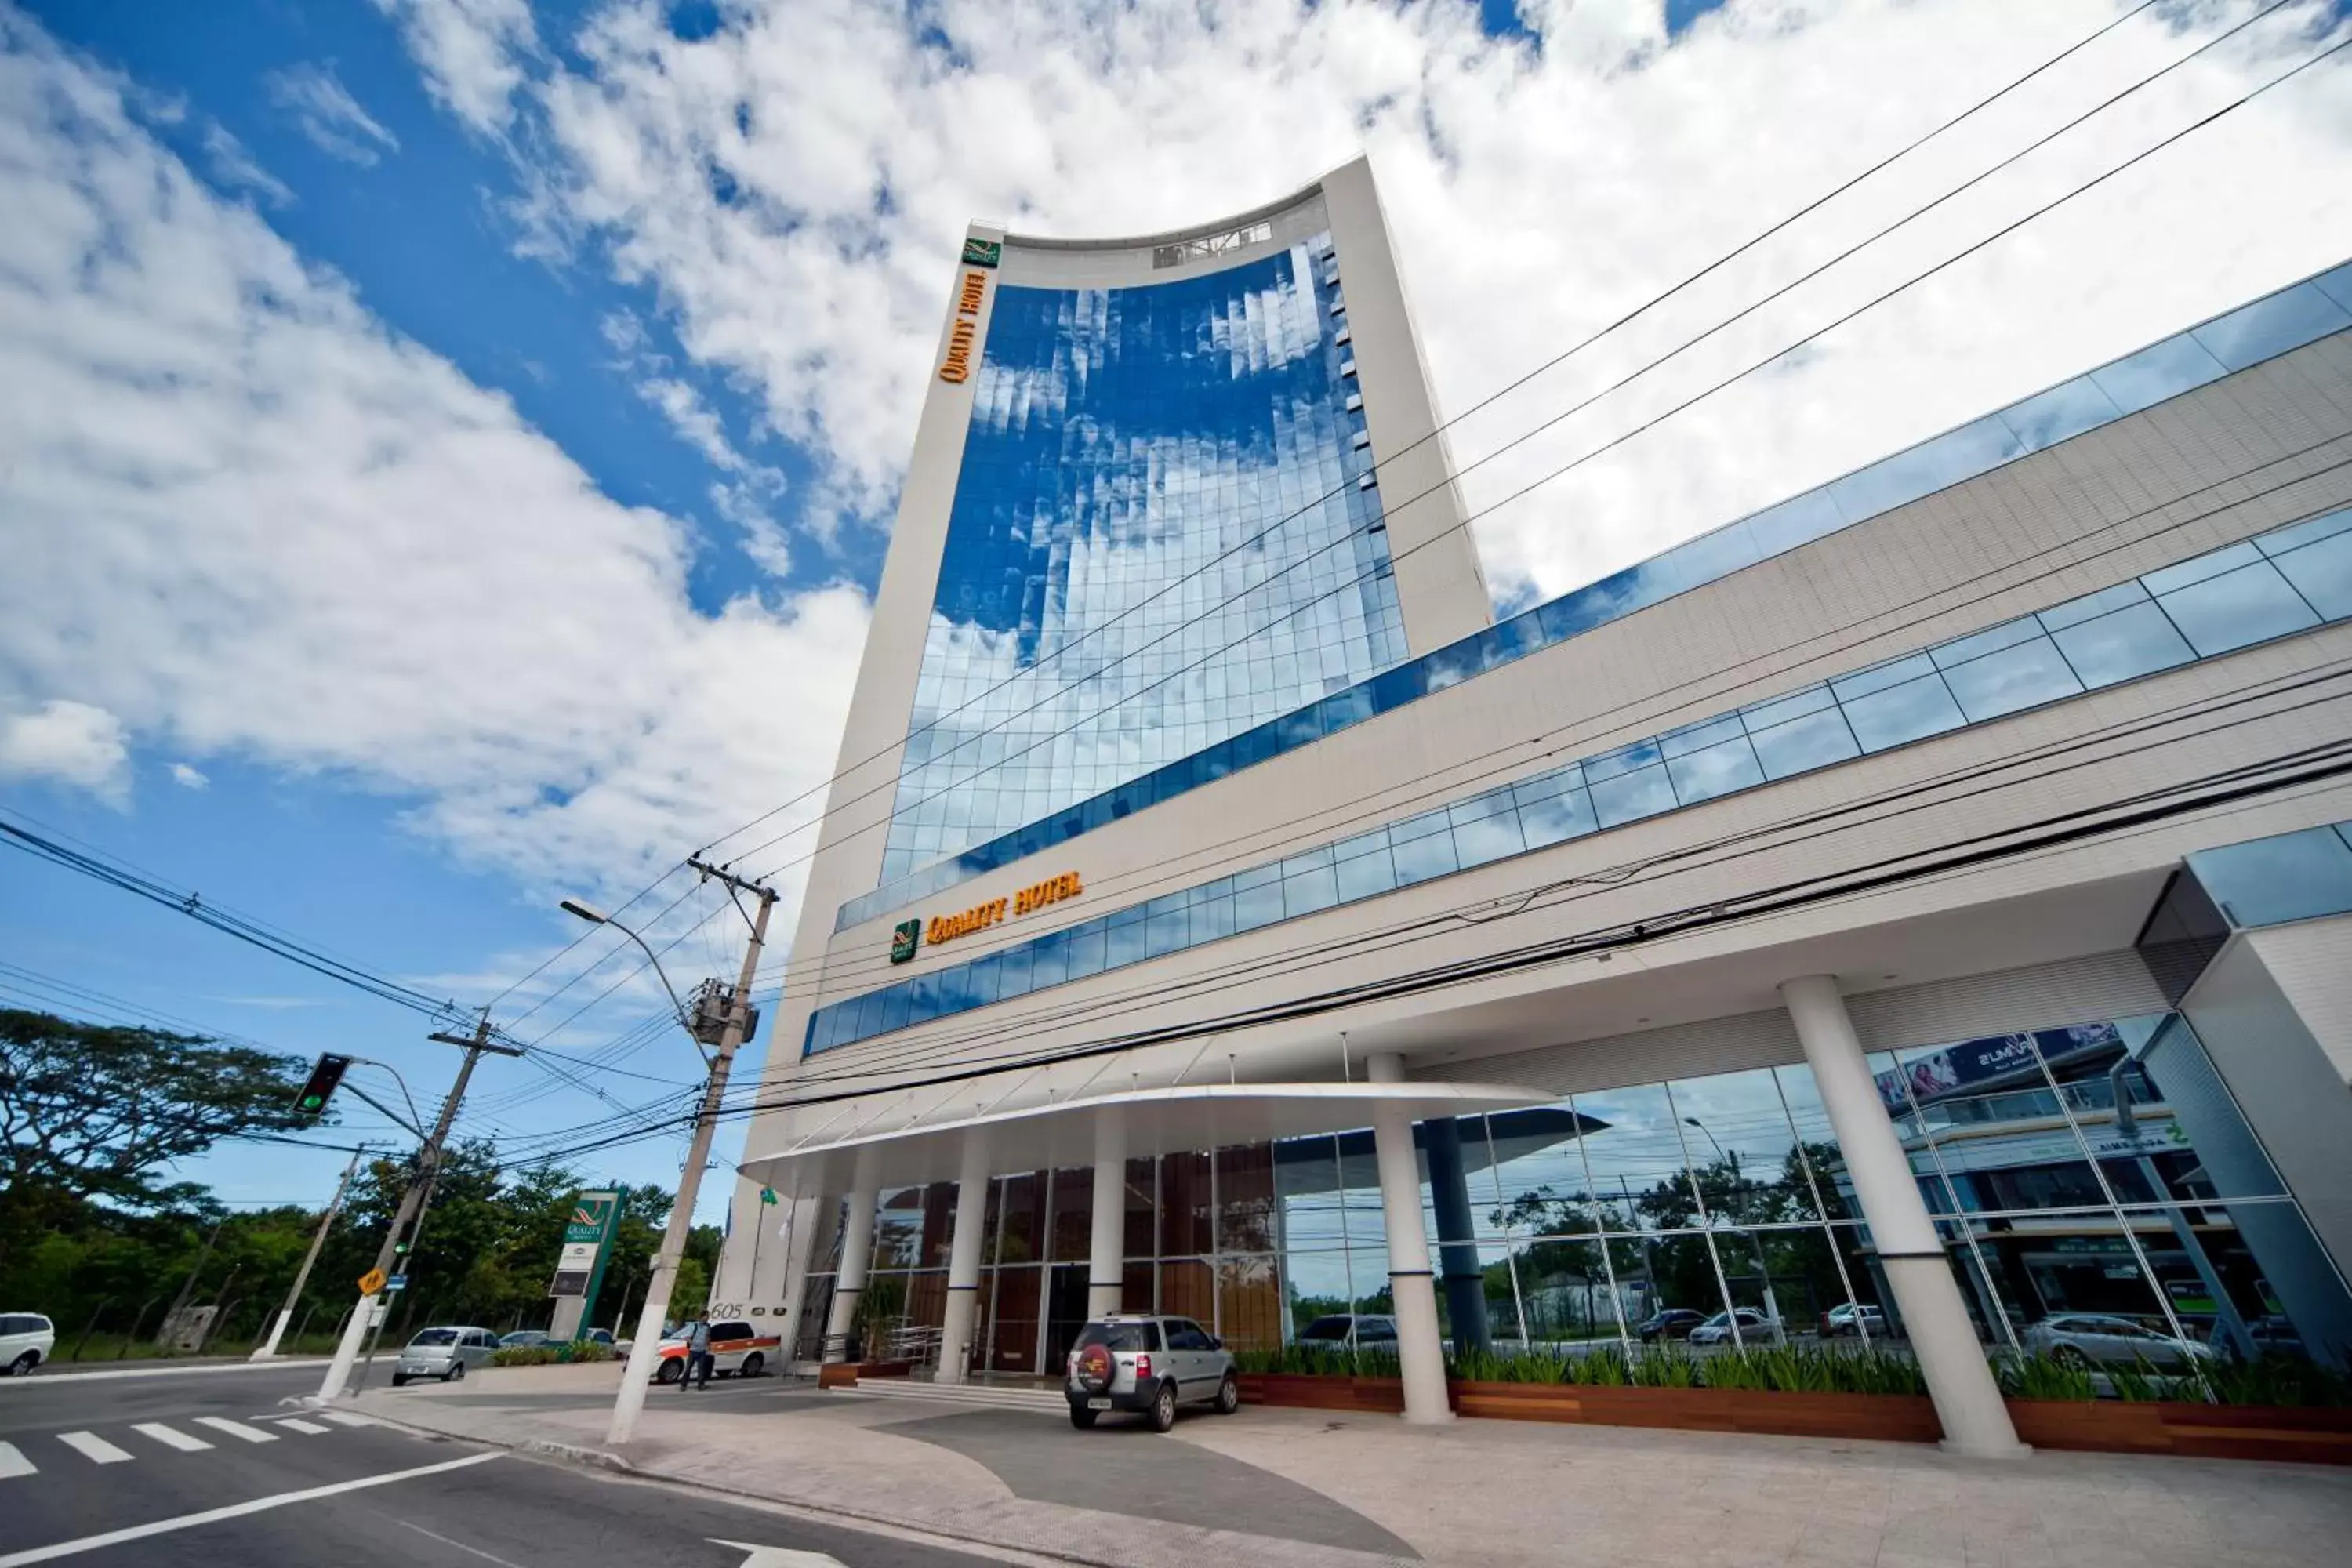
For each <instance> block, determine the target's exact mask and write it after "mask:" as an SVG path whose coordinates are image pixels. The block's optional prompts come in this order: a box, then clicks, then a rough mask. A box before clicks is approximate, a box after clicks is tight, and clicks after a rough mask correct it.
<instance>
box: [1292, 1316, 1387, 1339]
mask: <svg viewBox="0 0 2352 1568" xmlns="http://www.w3.org/2000/svg"><path fill="white" fill-rule="evenodd" d="M1396 1337H1397V1331H1396V1320H1395V1319H1394V1318H1389V1317H1381V1316H1379V1315H1377V1314H1373V1313H1369V1312H1360V1313H1357V1314H1356V1315H1355V1316H1353V1317H1350V1316H1349V1315H1348V1314H1347V1313H1345V1312H1334V1313H1332V1314H1331V1315H1330V1316H1328V1317H1323V1318H1318V1319H1316V1320H1315V1321H1313V1322H1311V1323H1309V1324H1307V1326H1306V1327H1305V1328H1303V1329H1301V1330H1299V1331H1298V1342H1299V1343H1300V1344H1302V1345H1323V1346H1327V1347H1328V1346H1331V1345H1344V1344H1346V1343H1347V1342H1349V1340H1350V1339H1353V1340H1354V1341H1355V1342H1356V1343H1358V1344H1360V1345H1393V1344H1395V1343H1396Z"/></svg>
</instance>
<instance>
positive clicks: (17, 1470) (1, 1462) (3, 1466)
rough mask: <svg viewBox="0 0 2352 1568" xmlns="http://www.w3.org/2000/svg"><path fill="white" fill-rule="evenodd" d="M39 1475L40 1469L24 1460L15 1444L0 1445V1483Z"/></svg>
mask: <svg viewBox="0 0 2352 1568" xmlns="http://www.w3.org/2000/svg"><path fill="white" fill-rule="evenodd" d="M40 1473H41V1467H40V1466H38V1465H37V1464H35V1463H33V1461H32V1460H30V1459H28V1458H25V1456H24V1454H23V1452H22V1451H21V1450H19V1449H18V1448H17V1447H16V1444H14V1443H0V1481H5V1480H13V1479H16V1477H18V1476H37V1475H39V1474H40Z"/></svg>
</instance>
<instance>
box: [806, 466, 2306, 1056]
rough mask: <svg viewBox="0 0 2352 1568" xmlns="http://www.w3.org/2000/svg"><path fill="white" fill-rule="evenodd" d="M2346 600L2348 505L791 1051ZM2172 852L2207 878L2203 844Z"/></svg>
mask: <svg viewBox="0 0 2352 1568" xmlns="http://www.w3.org/2000/svg"><path fill="white" fill-rule="evenodd" d="M2321 603H2325V604H2327V605H2330V606H2332V607H2331V608H2329V609H2327V610H2326V611H2325V612H2323V611H2322V610H2321V609H2319V608H2317V607H2315V606H2316V605H2318V604H2321ZM2347 617H2352V508H2346V509H2344V510H2339V511H2334V512H2330V513H2328V514H2327V515H2326V516H2324V517H2315V518H2312V519H2310V520H2308V521H2304V522H2299V523H2294V524H2291V525H2289V526H2287V527H2285V528H2282V529H2278V530H2275V531H2273V532H2271V533H2268V534H2264V535H2263V536H2262V537H2261V538H2258V539H2252V540H2247V541H2244V542H2241V543H2237V544H2230V545H2224V546H2223V547H2222V548H2221V549H2219V550H2215V551H2210V552H2207V553H2205V554H2203V555H2200V556H2197V557H2196V558H2194V559H2193V560H2189V561H2184V562H2180V563H2178V564H2175V565H2171V566H2167V567H2165V568H2164V569H2162V570H2161V571H2158V572H2151V573H2149V574H2147V575H2146V576H2144V577H2137V578H2133V579H2131V580H2129V581H2127V582H2123V583H2118V584H2116V585H2115V586H2114V587H2112V588H2103V589H2101V590H2100V591H2098V592H2097V593H2095V594H2086V595H2083V596H2082V597H2081V598H2078V599H2072V600H2069V601H2067V602H2066V603H2065V604H2063V605H2054V606H2053V607H2052V608H2050V609H2047V610H2043V611H2041V612H2039V613H2038V614H2034V615H2030V616H2019V617H2017V618H2016V619H2015V620H2011V621H2004V622H2002V623H2001V624H2000V625H1999V626H1990V627H1987V628H1986V629H1984V630H1983V631H1979V632H1971V633H1969V635H1968V636H1966V637H1954V638H1953V639H1951V640H1950V641H1949V642H1945V643H1939V644H1937V646H1935V647H1928V648H1922V649H1920V650H1919V651H1918V652H1916V653H1911V654H1905V655H1903V656H1901V657H1900V658H1890V659H1885V660H1882V661H1881V662H1879V663H1877V664H1874V665H1871V666H1869V667H1868V668H1864V669H1858V670H1855V671H1853V672H1852V673H1851V674H1847V675H1841V676H1833V677H1832V678H1831V679H1828V680H1825V681H1822V683H1820V684H1819V685H1815V686H1809V687H1806V688H1804V689H1801V690H1798V691H1792V692H1789V693H1787V694H1785V695H1783V696H1780V697H1773V698H1769V699H1767V700H1764V701H1761V702H1751V703H1749V704H1748V706H1746V707H1744V708H1740V709H1736V710H1733V711H1731V712H1729V713H1723V714H1718V715H1717V716H1716V717H1714V718H1711V719H1703V720H1700V721H1698V722H1697V723H1695V724H1685V725H1684V726H1682V727H1681V728H1680V729H1677V730H1672V731H1667V732H1666V733H1664V734H1663V735H1656V736H1653V737H1651V738H1650V739H1648V740H1644V741H1637V742H1633V744H1632V745H1627V746H1619V747H1617V748H1616V749H1614V750H1613V751H1609V752H1602V753H1601V754H1600V755H1598V756H1591V757H1585V758H1581V759H1580V760H1579V761H1576V762H1572V763H1568V764H1567V765H1566V766H1564V767H1558V768H1554V769H1552V770H1550V771H1549V772H1548V773H1538V774H1536V775H1534V776H1533V777H1531V778H1525V779H1519V780H1517V781H1515V782H1513V783H1511V784H1505V785H1502V786H1501V787H1499V788H1496V789H1490V790H1487V791H1486V792H1485V793H1483V794H1481V795H1475V796H1472V797H1471V798H1469V799H1467V800H1461V801H1455V802H1453V803H1452V804H1450V805H1440V806H1435V807H1433V808H1432V809H1430V810H1427V811H1423V812H1421V813H1419V814H1418V815H1416V816H1411V817H1407V818H1405V819H1403V820H1402V821H1399V822H1392V823H1389V824H1387V825H1386V826H1381V827H1375V828H1373V829H1372V830H1371V831H1370V832H1369V833H1360V834H1357V835H1355V836H1354V837H1349V838H1345V839H1341V840H1339V841H1337V842H1335V843H1330V844H1324V845H1319V846H1318V847H1315V848H1312V849H1307V850H1303V851H1301V852H1300V853H1298V854H1295V855H1290V856H1287V857H1285V858H1282V859H1279V860H1272V861H1268V862H1267V863H1265V865H1263V866H1255V867H1252V868H1250V869H1248V870H1246V871H1240V872H1236V873H1234V874H1233V875H1231V876H1226V877H1219V878H1217V879H1214V880H1213V881H1208V882H1203V883H1202V884H1201V885H1200V886H1199V887H1196V888H1187V889H1181V890H1180V891H1177V892H1173V893H1165V894H1162V895H1161V896H1160V897H1159V898H1156V899H1151V900H1147V901H1145V902H1143V903H1139V904H1131V905H1129V907H1128V908H1126V909H1123V910H1114V911H1112V912H1111V913H1109V914H1106V915H1098V916H1097V917H1096V918H1095V919H1093V920H1090V921H1085V922H1084V923H1082V924H1080V925H1076V926H1073V927H1070V928H1068V929H1066V930H1064V931H1054V932H1050V933H1048V934H1047V935H1045V936H1041V937H1038V938H1035V939H1034V940H1033V941H1030V942H1018V943H1015V944H1013V945H1012V946H1010V947H1007V948H1003V949H1002V950H1000V951H998V952H992V953H988V954H986V955H984V956H982V957H980V958H976V959H974V960H972V961H971V963H961V964H957V965H955V966H953V967H952V968H949V969H944V970H939V971H936V972H934V973H929V974H923V975H919V976H918V977H916V978H915V979H913V980H908V981H902V982H900V983H899V984H896V985H889V986H885V987H883V988H882V989H881V990H879V991H872V992H868V993H866V994H865V995H863V996H854V997H851V998H849V999H847V1000H845V1001H842V1002H836V1003H834V1004H832V1005H829V1006H824V1007H820V1008H818V1009H817V1010H816V1011H815V1013H814V1014H813V1015H812V1016H811V1017H810V1019H809V1025H808V1034H807V1037H806V1038H805V1040H804V1041H803V1054H804V1055H805V1054H807V1053H808V1052H811V1051H822V1050H828V1049H831V1048H832V1047H835V1046H845V1045H850V1044H853V1043H855V1042H856V1041H859V1040H864V1039H869V1038H871V1037H874V1036H876V1035H881V1034H887V1033H889V1032H890V1031H891V1030H894V1029H899V1028H907V1027H910V1026H914V1025H917V1024H924V1023H929V1021H930V1020H931V1019H933V1018H940V1017H945V1016H948V1015H950V1014H953V1013H961V1012H966V1011H969V1010H970V1009H971V1008H974V1007H982V1006H985V1005H988V1004H989V1003H991V1002H1000V1001H1009V1000H1011V999H1012V998H1013V997H1015V996H1022V995H1026V994H1029V993H1030V992H1032V991H1038V990H1043V989H1045V987H1047V986H1049V985H1059V984H1065V983H1066V982H1068V981H1073V980H1084V979H1086V978H1087V977H1088V976H1090V975H1095V974H1099V973H1103V972H1104V971H1106V970H1110V969H1118V968H1120V967H1122V966H1124V965H1126V964H1129V963H1141V962H1142V961H1143V960H1145V959H1149V958H1157V957H1160V956H1161V955H1162V954H1165V953H1170V952H1179V951H1181V950H1182V949H1184V948H1188V947H1198V946H1200V945H1201V944H1202V943H1203V942H1216V941H1218V940H1220V939H1222V938H1224V937H1229V936H1232V935H1234V934H1235V933H1236V932H1239V931H1255V930H1256V929H1258V928H1259V927H1261V926H1269V925H1273V924H1276V922H1278V921H1288V920H1297V919H1299V918H1300V917H1302V916H1305V915H1310V914H1313V913H1315V912H1316V911H1318V910H1327V909H1330V908H1332V907H1333V906H1334V905H1337V904H1344V903H1349V902H1353V901H1354V900H1358V899H1370V898H1377V897H1379V896H1380V895H1381V894H1382V893H1388V892H1393V891H1395V890H1396V889H1399V888H1409V887H1411V886H1412V885H1413V884H1414V883H1416V882H1425V881H1428V880H1429V879H1432V878H1434V877H1444V876H1447V875H1450V874H1451V873H1453V872H1455V871H1466V870H1469V869H1471V868H1474V867H1477V866H1484V865H1486V864H1487V863H1489V862H1490V861H1495V860H1501V859H1505V858H1508V857H1510V856H1513V855H1523V854H1527V853H1528V852H1530V851H1532V850H1537V849H1544V848H1549V847H1551V846H1552V845H1555V844H1560V843H1565V842H1566V841H1567V840H1569V839H1570V838H1579V837H1583V836H1584V835H1586V834H1589V833H1597V832H1600V831H1601V830H1602V829H1604V828H1611V827H1617V826H1622V825H1624V824H1626V823H1629V822H1637V821H1640V820H1641V819H1642V818H1643V817H1648V816H1658V815H1659V814H1661V813H1664V812H1669V811H1678V810H1681V809H1684V808H1685V807H1688V806H1694V805H1699V804H1700V803H1702V802H1705V801H1709V800H1713V799H1715V798H1716V797H1717V796H1718V795H1731V794H1734V793H1737V792H1738V791H1740V790H1745V789H1753V788H1755V787H1756V786H1758V785H1759V784H1769V783H1772V782H1774V781H1775V780H1779V779H1784V778H1788V777H1790V776H1792V775H1794V774H1797V773H1811V772H1812V771H1813V770H1814V769H1817V768H1825V767H1829V766H1831V765H1832V764H1834V763H1842V762H1844V761H1846V760H1847V759H1849V758H1852V757H1858V756H1865V755H1868V754H1870V753H1872V752H1884V751H1889V750H1892V749H1893V748H1895V747H1896V746H1901V745H1906V744H1908V743H1909V742H1913V741H1919V740H1925V739H1927V738H1928V737H1930V736H1933V735H1940V734H1943V733H1945V732H1947V731H1952V730H1958V729H1964V728H1966V727H1967V726H1969V725H1971V724H1981V723H1985V722H1989V721H1991V720H1995V719H2000V718H2002V717H2005V716H2006V715H2008V714H2011V713H2015V712H2019V711H2021V710H2024V709H2028V708H2037V707H2040V706H2042V704H2044V703H2047V702H2055V701H2059V700H2063V699H2065V698H2069V697H2078V696H2081V695H2082V694H2083V693H2084V692H2086V691H2095V690H2097V689H2100V688H2102V687H2105V686H2113V685H2115V684H2116V683H2117V682H2120V681H2126V680H2134V679H2139V678H2140V677H2142V676H2147V675H2154V674H2157V673H2158V672H2160V671H2162V670H2167V669H2170V668H2174V667H2176V666H2179V665H2184V664H2190V663H2194V662H2195V661H2197V660H2198V659H2200V658H2214V657H2216V656H2218V655H2221V654H2225V653H2229V652H2231V651H2232V650H2233V649H2236V648H2241V647H2248V646H2250V645H2252V644H2254V643H2258V642H2266V641H2268V640H2270V639H2271V638H2273V637H2285V636H2288V635H2290V634H2292V633H2294V632H2299V631H2304V630H2306V629H2308V628H2310V627H2312V626H2319V625H2321V624H2322V623H2324V622H2327V621H2335V620H2342V619H2345V618H2347ZM2332 832H2333V830H2331V829H2315V830H2314V832H2313V837H2315V839H2316V838H2321V837H2324V838H2326V839H2327V842H2328V845H2329V848H2330V852H2331V854H2334V853H2335V852H2336V851H2338V850H2343V849H2344V847H2343V845H2342V842H2341V841H2340V840H2338V839H2336V838H2334V837H2331V835H2332ZM2231 853H2233V854H2236V855H2237V856H2238V857H2239V859H2238V860H2232V861H2227V862H2217V863H2216V868H2215V871H2214V872H2213V873H2212V875H2216V876H2218V875H2223V874H2224V870H2225V868H2228V867H2235V866H2237V865H2239V864H2240V863H2241V862H2242V861H2244V860H2245V859H2246V858H2247V857H2248V856H2249V855H2250V854H2251V853H2252V851H2251V850H2249V849H2248V847H2244V846H2241V847H2238V849H2237V850H2235V851H2232V852H2231ZM2338 861H2340V862H2341V863H2342V866H2341V870H2342V874H2341V875H2338V874H2337V871H2338V866H2337V862H2338ZM2302 864H2303V867H2304V870H2303V873H2302V875H2303V877H2304V880H2305V881H2308V882H2312V883H2313V884H2314V886H2315V888H2317V889H2318V890H2315V891H2308V890H2307V891H2305V892H2300V893H2296V894H2294V896H2293V898H2292V899H2291V900H2290V899H2287V896H2286V895H2283V894H2282V893H2281V891H2280V890H2279V889H2280V888H2281V887H2283V886H2286V885H2287V884H2288V882H2289V881H2291V879H2282V877H2281V876H2280V874H2279V873H2278V872H2277V871H2276V870H2275V868H2270V867H2269V866H2268V865H2267V863H2265V864H2263V865H2260V866H2256V867H2255V868H2254V869H2253V871H2252V872H2250V873H2247V875H2249V876H2252V877H2256V878H2257V879H2261V880H2263V885H2264V886H2265V887H2266V888H2267V891H2265V892H2264V893H2263V895H2262V896H2263V900H2264V903H2263V908H2265V909H2270V908H2275V907H2284V903H2283V900H2284V901H2291V902H2294V908H2295V910H2297V912H2296V913H2294V914H2293V915H2292V916H2288V917H2273V918H2294V919H2303V918H2307V917H2308V916H2309V915H2310V914H2315V913H2327V912H2332V907H2333V906H2331V905H2330V903H2329V900H2333V899H2336V898H2339V897H2345V896H2347V894H2346V893H2345V891H2344V889H2347V888H2352V850H2344V852H2343V853H2342V854H2340V855H2336V858H2335V859H2330V860H2326V861H2323V859H2322V858H2320V857H2318V856H2316V855H2308V854H2307V855H2305V857H2304V858H2303V861H2302ZM2191 865H2192V867H2194V868H2196V869H2197V871H2198V873H2199V876H2200V879H2208V880H2210V879H2211V878H2210V876H2209V873H2208V870H2207V867H2206V863H2205V861H2204V860H2202V859H2193V860H2192V861H2191ZM2231 885H2232V884H2231V883H2229V882H2228V881H2226V880H2225V881H2223V883H2222V886H2223V887H2228V886H2231ZM2294 886H2295V887H2298V888H2299V887H2301V886H2302V884H2301V883H2294ZM2216 896H2217V897H2221V898H2227V897H2228V896H2229V895H2228V894H2227V893H2226V892H2221V891H2219V890H2217V893H2216ZM2241 918H2242V919H2243V920H2245V921H2246V923H2262V922H2261V921H2259V920H2257V919H2254V918H2252V917H2241Z"/></svg>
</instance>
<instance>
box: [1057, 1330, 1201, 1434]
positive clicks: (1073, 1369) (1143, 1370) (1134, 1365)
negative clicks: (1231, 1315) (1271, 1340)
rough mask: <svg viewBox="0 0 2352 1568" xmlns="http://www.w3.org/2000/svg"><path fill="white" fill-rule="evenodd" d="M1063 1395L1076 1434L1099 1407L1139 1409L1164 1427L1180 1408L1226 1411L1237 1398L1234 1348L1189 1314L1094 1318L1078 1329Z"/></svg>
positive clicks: (1157, 1427) (1171, 1422) (1156, 1428)
mask: <svg viewBox="0 0 2352 1568" xmlns="http://www.w3.org/2000/svg"><path fill="white" fill-rule="evenodd" d="M1062 1392H1063V1393H1064V1394H1065V1395H1066V1396H1067V1398H1068V1399H1069V1402H1070V1425H1071V1426H1076V1427H1077V1428H1079V1429H1080V1430H1082V1431H1083V1430H1084V1429H1086V1428H1087V1427H1089V1426H1093V1425H1094V1424H1095V1418H1096V1417H1097V1416H1098V1415H1101V1414H1102V1413H1103V1412H1104V1411H1106V1410H1125V1411H1129V1412H1140V1413H1141V1414H1142V1415H1145V1416H1146V1417H1147V1418H1149V1419H1150V1423H1151V1429H1152V1430H1153V1431H1155V1432H1165V1431H1167V1430H1168V1429H1169V1428H1170V1427H1171V1426H1175V1425H1176V1407H1177V1406H1178V1405H1208V1406H1209V1407H1210V1408H1211V1409H1213V1410H1214V1411H1215V1412H1216V1413H1217V1414H1218V1415H1232V1414H1233V1413H1234V1411H1236V1410H1238V1409H1240V1408H1241V1403H1242V1385H1241V1380H1240V1378H1239V1377H1238V1376H1237V1375H1235V1373H1234V1357H1233V1352H1230V1351H1228V1350H1226V1349H1225V1345H1224V1342H1223V1340H1220V1339H1218V1338H1217V1337H1216V1336H1215V1335H1213V1334H1212V1333H1210V1332H1209V1331H1207V1330H1205V1329H1203V1328H1202V1327H1201V1325H1200V1324H1198V1323H1196V1322H1194V1321H1192V1319H1190V1318H1152V1317H1126V1316H1121V1317H1116V1318H1097V1319H1096V1320H1095V1321H1093V1322H1090V1323H1088V1324H1087V1326H1086V1327H1085V1328H1083V1329H1081V1330H1079V1331H1078V1342H1077V1346H1076V1349H1074V1350H1072V1351H1071V1352H1070V1363H1069V1370H1068V1374H1067V1377H1066V1380H1065V1382H1064V1384H1063V1389H1062Z"/></svg>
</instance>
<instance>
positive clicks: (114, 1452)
mask: <svg viewBox="0 0 2352 1568" xmlns="http://www.w3.org/2000/svg"><path fill="white" fill-rule="evenodd" d="M58 1442H60V1443H63V1444H64V1445H65V1446H66V1447H68V1448H71V1449H72V1450H73V1451H74V1452H75V1453H77V1454H79V1455H80V1456H81V1457H82V1458H85V1459H88V1460H89V1462H90V1463H91V1464H93V1465H120V1464H121V1463H123V1462H124V1461H125V1460H127V1459H129V1458H131V1455H130V1453H129V1451H128V1450H126V1449H122V1448H118V1447H115V1446H114V1445H113V1444H111V1443H110V1442H108V1441H107V1440H106V1439H105V1438H103V1437H101V1436H99V1435H98V1434H97V1433H95V1432H60V1433H58Z"/></svg>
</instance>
